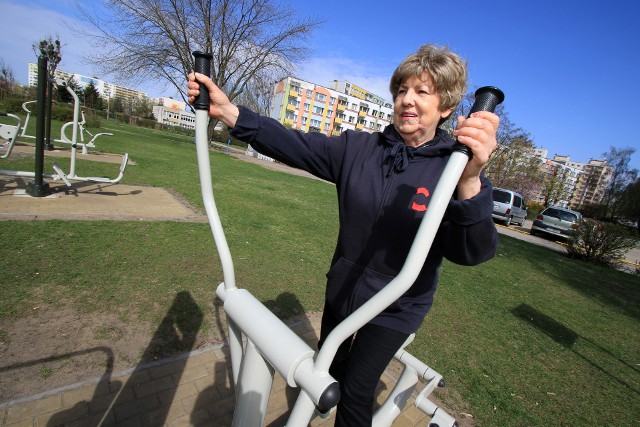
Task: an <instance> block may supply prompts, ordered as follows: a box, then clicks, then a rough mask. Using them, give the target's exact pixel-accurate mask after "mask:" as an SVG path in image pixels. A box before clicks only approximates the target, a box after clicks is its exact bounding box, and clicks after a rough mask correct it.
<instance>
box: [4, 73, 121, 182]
mask: <svg viewBox="0 0 640 427" xmlns="http://www.w3.org/2000/svg"><path fill="white" fill-rule="evenodd" d="M56 84H57V85H59V86H62V87H65V88H66V89H67V91H68V92H69V94H70V95H71V96H72V97H73V101H74V102H73V121H72V122H69V123H66V124H65V125H64V126H63V127H62V130H61V133H62V137H63V138H66V136H65V135H64V130H65V127H67V126H68V125H71V126H72V136H71V140H69V139H67V140H66V141H60V140H55V141H56V142H65V143H69V144H71V156H70V166H69V173H65V172H64V171H63V170H62V168H61V167H60V165H59V164H58V163H54V164H53V169H54V170H55V172H56V173H55V174H43V176H44V177H45V178H48V179H51V180H54V181H57V180H62V181H64V183H65V184H66V185H67V186H68V187H71V186H72V184H71V181H82V182H101V183H105V184H117V183H119V182H120V181H121V180H122V178H123V177H124V171H125V169H126V167H127V163H128V161H129V153H125V154H124V156H123V157H122V161H121V162H120V167H119V169H118V175H117V176H116V177H115V178H106V177H101V176H79V175H77V174H76V158H77V151H78V150H77V147H78V145H81V146H82V149H83V151H84V150H85V149H86V147H87V146H88V144H78V143H77V140H78V133H79V131H81V124H80V123H81V122H80V121H79V117H80V98H78V94H76V93H75V91H74V90H73V89H72V88H71V87H70V86H68V85H67V82H66V81H65V80H63V79H56ZM29 102H35V101H29ZM29 102H26V103H25V104H28V103H29ZM25 104H23V105H22V108H23V109H25V110H26V111H29V110H28V109H27V108H26V107H25ZM29 113H30V112H29ZM10 116H12V117H13V118H16V119H18V122H19V121H20V118H19V117H17V116H15V115H13V114H11V115H10ZM28 120H29V115H27V119H26V120H25V125H24V126H23V127H22V129H23V132H22V135H21V136H24V130H25V129H26V127H27V123H28ZM83 121H84V116H83ZM19 128H20V124H18V125H17V129H18V131H17V132H16V135H17V133H18V132H19ZM99 135H103V134H97V135H95V136H94V137H93V139H92V140H91V143H93V141H94V140H95V139H96V137H98V136H99ZM27 137H30V136H28V135H27ZM10 148H11V149H12V148H13V144H11V145H10ZM85 154H86V153H85ZM8 155H9V152H8V153H6V154H5V156H3V157H2V158H5V157H6V156H8ZM0 175H10V176H22V177H27V178H33V177H35V172H29V171H11V170H0Z"/></svg>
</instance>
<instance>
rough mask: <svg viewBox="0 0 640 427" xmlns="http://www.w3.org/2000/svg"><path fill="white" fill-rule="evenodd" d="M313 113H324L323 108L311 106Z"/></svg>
mask: <svg viewBox="0 0 640 427" xmlns="http://www.w3.org/2000/svg"><path fill="white" fill-rule="evenodd" d="M313 114H319V115H322V114H324V108H322V107H313Z"/></svg>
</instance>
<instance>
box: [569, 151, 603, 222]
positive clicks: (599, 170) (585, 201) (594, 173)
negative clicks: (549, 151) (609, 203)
mask: <svg viewBox="0 0 640 427" xmlns="http://www.w3.org/2000/svg"><path fill="white" fill-rule="evenodd" d="M574 164H575V165H576V166H577V167H579V168H580V170H581V175H580V179H579V181H578V182H577V184H576V188H575V191H574V193H573V200H572V206H573V207H574V208H576V209H578V210H580V207H581V206H583V205H589V204H599V203H601V202H602V201H603V199H604V195H605V192H606V190H607V187H608V186H609V183H610V182H611V178H612V176H613V168H612V167H611V166H607V162H606V160H594V159H591V160H589V163H574Z"/></svg>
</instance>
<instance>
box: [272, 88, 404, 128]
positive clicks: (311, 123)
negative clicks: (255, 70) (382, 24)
mask: <svg viewBox="0 0 640 427" xmlns="http://www.w3.org/2000/svg"><path fill="white" fill-rule="evenodd" d="M271 117H272V118H274V119H276V120H278V121H280V122H281V123H282V124H284V125H285V126H290V127H291V128H292V129H299V130H301V131H303V132H320V133H324V134H325V135H329V136H332V135H333V136H335V135H340V133H342V132H344V131H345V130H348V129H351V130H355V131H365V132H377V131H382V130H383V129H384V128H385V127H386V126H387V125H388V124H390V123H391V121H392V120H393V105H392V104H391V102H389V101H386V100H385V99H383V98H382V97H380V96H378V95H375V94H373V93H371V92H369V91H367V90H365V89H363V88H361V87H359V86H357V85H355V84H353V83H350V82H347V81H337V80H334V81H333V83H332V84H331V86H330V87H324V86H320V85H317V84H315V83H311V82H307V81H304V80H301V79H297V78H294V77H286V78H285V79H283V80H281V81H279V82H277V83H276V85H275V90H274V96H273V102H272V108H271Z"/></svg>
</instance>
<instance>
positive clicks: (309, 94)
mask: <svg viewBox="0 0 640 427" xmlns="http://www.w3.org/2000/svg"><path fill="white" fill-rule="evenodd" d="M311 94H312V91H311V89H307V98H311Z"/></svg>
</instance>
